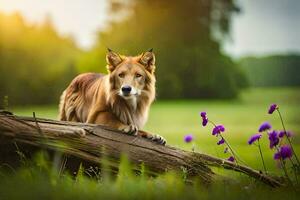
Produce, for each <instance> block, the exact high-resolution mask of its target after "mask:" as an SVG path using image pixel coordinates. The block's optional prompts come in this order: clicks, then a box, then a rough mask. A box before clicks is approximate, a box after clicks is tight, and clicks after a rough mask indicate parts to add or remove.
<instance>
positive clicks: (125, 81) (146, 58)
mask: <svg viewBox="0 0 300 200" xmlns="http://www.w3.org/2000/svg"><path fill="white" fill-rule="evenodd" d="M106 61H107V70H108V74H107V75H103V74H99V73H84V74H80V75H78V76H77V77H75V78H74V79H73V81H72V82H71V83H70V85H69V86H68V87H67V88H66V89H65V90H64V92H63V93H62V95H61V97H60V103H59V120H62V121H73V122H83V123H92V124H100V125H105V126H109V127H112V128H115V129H118V130H120V131H122V132H124V133H127V134H131V135H139V136H142V137H145V138H148V139H150V140H152V141H155V142H157V143H159V144H162V145H165V144H166V140H165V139H164V138H163V137H161V136H159V135H155V134H150V133H147V132H145V131H141V130H140V129H142V128H143V126H144V125H145V123H146V121H147V119H148V112H149V109H150V106H151V104H152V102H153V101H154V99H155V82H156V79H155V74H154V72H155V55H154V53H153V51H152V49H151V50H149V51H146V52H144V53H142V54H140V55H138V56H134V57H131V56H123V55H120V54H118V53H115V52H114V51H112V50H111V49H108V52H107V55H106Z"/></svg>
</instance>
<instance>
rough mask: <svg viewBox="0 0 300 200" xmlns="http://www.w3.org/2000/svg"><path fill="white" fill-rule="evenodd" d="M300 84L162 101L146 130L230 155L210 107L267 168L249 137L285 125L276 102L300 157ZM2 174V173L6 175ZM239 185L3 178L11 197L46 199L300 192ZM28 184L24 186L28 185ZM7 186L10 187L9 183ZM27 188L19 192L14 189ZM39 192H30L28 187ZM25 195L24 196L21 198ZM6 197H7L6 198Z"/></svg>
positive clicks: (240, 179)
mask: <svg viewBox="0 0 300 200" xmlns="http://www.w3.org/2000/svg"><path fill="white" fill-rule="evenodd" d="M299 102H300V88H277V89H275V88H269V89H259V88H256V89H251V90H246V91H244V92H243V93H242V94H241V96H240V98H239V99H237V100H228V101H216V100H214V101H213V100H205V101H203V100H201V101H200V100H199V101H196V100H193V101H191V100H176V101H160V100H159V101H156V102H155V103H154V105H153V106H152V108H151V112H150V116H149V120H148V123H147V125H146V127H145V130H148V131H150V132H154V133H159V134H160V135H162V136H164V137H165V138H166V139H167V141H168V144H170V145H173V146H177V147H180V148H184V149H187V150H189V149H192V146H193V145H194V146H195V150H196V151H198V152H202V153H207V154H211V155H215V156H218V157H221V158H227V157H228V156H229V155H228V154H224V153H223V149H224V146H217V145H216V143H217V141H218V138H216V137H214V136H212V135H211V129H212V127H211V126H207V127H202V126H201V118H200V116H199V112H200V111H206V112H207V114H208V117H209V119H210V120H212V121H214V122H216V123H217V124H223V125H224V126H225V127H226V132H225V134H224V136H225V137H226V138H227V139H228V141H229V142H230V144H231V146H233V148H234V149H235V151H236V152H237V153H238V154H239V156H240V157H242V159H243V160H244V161H245V162H246V163H247V164H248V165H249V166H251V167H253V168H256V169H262V166H261V162H260V157H259V152H258V149H257V147H256V146H249V145H248V144H247V140H248V138H249V136H250V135H252V134H254V133H256V132H257V129H258V127H259V125H260V124H261V123H262V122H264V121H269V122H270V123H271V124H272V125H273V127H274V129H277V130H279V129H281V128H282V127H281V123H280V121H279V117H278V115H277V114H276V113H274V114H273V115H268V114H267V110H268V107H269V105H270V104H271V103H277V104H278V105H279V106H280V110H281V112H282V114H283V118H284V121H285V123H286V127H287V129H288V130H291V131H292V132H293V133H294V135H293V141H292V142H293V144H294V146H295V149H296V152H297V154H298V155H300V136H299V132H300V117H299V116H300V109H299V108H300V106H299V105H300V103H299ZM12 111H13V112H14V113H15V114H19V115H27V116H31V115H32V112H33V111H35V112H36V115H37V116H38V117H45V118H52V119H55V118H56V116H57V106H42V107H41V106H33V107H24V108H21V107H19V108H12ZM188 133H191V134H193V135H194V136H195V140H194V143H193V144H186V143H184V141H183V137H184V135H185V134H188ZM268 145H269V144H268V139H267V135H263V138H262V146H263V154H264V157H265V160H266V165H267V168H268V170H269V171H270V172H272V173H277V174H279V175H281V173H282V172H281V171H280V170H279V169H278V167H276V163H275V161H274V160H273V158H272V157H273V154H274V151H272V150H270V149H269V148H268ZM0 176H1V174H0ZM236 177H237V179H236V183H231V184H227V183H218V184H215V185H213V186H212V187H209V188H206V187H203V186H201V185H197V184H196V185H193V186H190V185H185V184H184V183H183V182H182V180H181V178H180V177H178V176H177V175H172V174H166V175H164V176H159V177H158V178H156V179H148V178H145V177H135V176H132V175H131V176H127V175H125V176H124V175H122V174H119V176H118V178H117V180H116V181H100V182H99V181H94V180H90V179H87V178H84V177H81V178H80V179H76V181H74V180H72V179H71V178H70V177H69V176H67V175H65V176H64V177H63V178H61V177H57V174H55V173H54V175H53V172H48V173H44V172H43V170H42V171H41V170H40V168H39V169H38V170H37V169H34V170H33V169H27V168H24V169H22V170H20V171H18V172H16V174H15V175H13V176H4V178H1V177H0V185H2V186H1V187H0V199H1V193H3V194H7V195H8V196H7V198H6V199H14V198H20V197H22V195H24V196H23V197H24V199H27V198H28V199H32V198H36V199H38V198H42V196H41V195H42V194H45V195H46V196H47V197H48V198H49V196H50V197H51V198H50V199H72V198H79V199H96V198H104V199H106V198H108V197H111V198H126V199H137V198H141V197H142V198H145V199H153V198H155V199H157V198H160V197H164V198H166V199H184V198H194V199H195V198H200V197H201V198H202V199H217V198H229V199H244V198H247V199H264V198H265V197H266V195H267V196H268V198H272V199H282V198H287V199H296V198H297V195H298V194H297V193H295V192H293V191H292V190H290V189H288V188H284V189H277V190H270V188H267V187H265V186H262V185H260V184H258V183H257V182H253V181H251V180H249V179H247V178H245V177H244V176H239V174H237V176H236ZM24 184H25V186H21V185H24ZM3 186H5V187H3ZM14 187H18V188H21V189H20V192H19V193H14V192H13V190H12V189H9V188H14ZM33 189H34V191H35V192H33V193H30V194H27V193H26V191H30V190H33ZM18 195H19V196H18ZM20 195H21V196H20ZM4 199H5V198H4Z"/></svg>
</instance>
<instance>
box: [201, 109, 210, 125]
mask: <svg viewBox="0 0 300 200" xmlns="http://www.w3.org/2000/svg"><path fill="white" fill-rule="evenodd" d="M200 116H201V117H202V126H206V124H207V123H208V118H207V117H206V112H201V113H200Z"/></svg>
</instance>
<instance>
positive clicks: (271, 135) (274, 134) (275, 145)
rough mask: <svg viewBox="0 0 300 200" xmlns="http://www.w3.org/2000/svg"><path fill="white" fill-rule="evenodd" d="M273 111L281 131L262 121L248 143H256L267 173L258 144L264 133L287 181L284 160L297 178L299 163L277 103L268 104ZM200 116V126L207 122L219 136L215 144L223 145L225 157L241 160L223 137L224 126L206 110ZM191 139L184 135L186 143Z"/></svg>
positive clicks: (290, 134)
mask: <svg viewBox="0 0 300 200" xmlns="http://www.w3.org/2000/svg"><path fill="white" fill-rule="evenodd" d="M275 111H277V112H278V114H279V117H280V120H281V124H282V128H283V130H281V131H277V130H273V129H272V125H271V124H270V123H269V122H264V123H262V124H261V125H260V126H259V128H258V132H257V133H255V134H254V135H252V136H251V137H250V138H249V140H248V144H249V145H256V146H257V147H258V149H259V153H260V156H261V160H262V164H263V167H264V170H265V173H267V169H266V165H265V162H264V157H263V153H262V150H261V145H260V140H261V139H262V138H263V137H264V135H266V136H265V137H267V138H268V141H269V148H270V149H271V150H275V152H274V156H273V159H274V160H277V161H279V162H280V164H281V167H282V169H283V170H284V173H285V175H286V177H287V179H288V180H289V181H290V179H289V176H288V173H287V170H286V160H287V159H288V160H290V162H291V163H292V165H293V169H294V172H295V177H296V180H297V175H298V174H297V172H296V170H298V169H300V163H299V159H298V157H297V155H296V154H295V151H294V149H293V146H292V143H291V137H292V133H291V132H289V131H287V130H286V129H285V126H284V122H283V119H282V116H281V113H280V110H279V107H278V106H277V104H272V105H270V107H269V110H268V113H269V114H273V113H274V112H275ZM200 116H201V118H202V126H204V127H205V126H206V125H207V124H208V123H210V124H212V125H213V129H212V132H211V134H212V135H213V136H216V137H217V138H219V140H218V142H217V145H225V148H224V153H228V152H229V153H230V156H229V157H228V158H227V160H228V161H230V162H236V163H237V161H238V160H239V161H241V162H243V161H242V160H241V159H240V158H239V157H238V156H237V154H236V153H235V151H233V149H232V147H231V146H230V145H229V143H228V141H227V140H226V139H225V137H224V135H223V134H224V133H225V127H224V126H223V125H221V124H219V125H217V124H215V123H214V122H213V121H211V120H209V119H208V117H207V113H206V112H201V113H200ZM193 139H194V138H193V135H191V134H188V135H186V136H185V137H184V141H185V142H186V143H190V142H191V141H192V140H193ZM285 141H288V144H285ZM293 158H295V159H296V160H295V161H296V162H295V161H293ZM295 163H296V164H295ZM290 183H292V182H291V181H290Z"/></svg>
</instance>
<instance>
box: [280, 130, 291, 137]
mask: <svg viewBox="0 0 300 200" xmlns="http://www.w3.org/2000/svg"><path fill="white" fill-rule="evenodd" d="M284 135H285V133H284V131H280V132H279V134H278V136H279V137H280V138H282V137H283V136H284ZM286 135H287V137H291V136H292V133H291V132H290V131H287V132H286Z"/></svg>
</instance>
